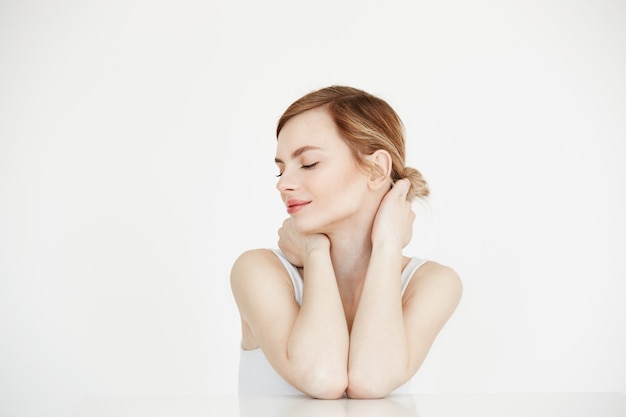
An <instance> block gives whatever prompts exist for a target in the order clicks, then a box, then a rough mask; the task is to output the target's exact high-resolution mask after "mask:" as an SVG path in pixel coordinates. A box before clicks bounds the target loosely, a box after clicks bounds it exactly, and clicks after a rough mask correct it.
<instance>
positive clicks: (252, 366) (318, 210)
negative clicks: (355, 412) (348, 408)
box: [231, 86, 462, 398]
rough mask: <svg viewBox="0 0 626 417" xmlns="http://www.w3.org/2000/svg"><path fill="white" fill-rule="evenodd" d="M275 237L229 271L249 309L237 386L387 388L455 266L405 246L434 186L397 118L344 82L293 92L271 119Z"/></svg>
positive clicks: (318, 393)
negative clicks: (273, 246)
mask: <svg viewBox="0 0 626 417" xmlns="http://www.w3.org/2000/svg"><path fill="white" fill-rule="evenodd" d="M277 138H278V140H277V149H276V165H277V166H278V170H279V175H278V177H279V179H278V183H277V186H276V187H277V189H278V191H279V192H280V196H281V199H282V200H283V202H284V203H285V207H286V210H287V213H288V214H289V218H287V219H286V220H285V221H284V223H283V225H282V227H281V228H280V230H279V231H278V235H279V241H278V247H279V248H280V250H270V249H256V250H250V251H247V252H245V253H244V254H242V255H241V256H240V257H239V258H238V259H237V260H236V261H235V263H234V265H233V268H232V273H231V285H232V291H233V294H234V297H235V301H236V303H237V306H238V308H239V312H240V315H241V326H242V346H241V347H242V351H241V361H240V373H239V390H240V393H241V394H289V393H305V394H307V395H309V396H311V397H315V398H338V397H342V396H344V395H346V396H347V397H350V398H380V397H385V396H386V395H388V394H390V393H402V392H410V391H408V390H409V389H410V384H409V382H410V379H411V378H412V377H413V376H414V375H415V373H416V372H417V370H418V368H419V367H420V365H421V364H422V362H423V360H424V358H425V357H426V354H427V353H428V350H429V349H430V347H431V345H432V343H433V341H434V339H435V337H436V336H437V334H438V333H439V331H440V330H441V328H442V327H443V325H444V324H445V323H446V321H447V320H448V318H449V317H450V316H451V314H452V313H453V311H454V310H455V308H456V306H457V304H458V302H459V299H460V297H461V292H462V286H461V282H460V280H459V277H458V275H457V274H456V273H455V272H454V271H453V270H452V269H450V268H448V267H446V266H443V265H440V264H438V263H436V262H433V261H424V260H420V259H417V258H410V257H406V256H403V253H402V251H403V248H404V247H406V245H407V244H408V243H409V241H410V240H411V235H412V226H413V220H414V218H415V214H414V213H413V211H412V208H411V201H412V200H413V198H415V197H426V196H427V195H428V188H427V186H426V182H425V181H424V179H423V178H422V176H421V174H420V173H419V172H418V171H417V170H415V169H413V168H409V167H406V166H405V162H404V159H405V139H404V128H403V125H402V122H401V120H400V118H399V117H398V115H397V114H396V113H395V111H394V110H393V109H392V108H391V107H390V106H389V105H388V104H387V103H386V102H385V101H383V100H381V99H380V98H377V97H375V96H372V95H371V94H368V93H366V92H364V91H361V90H358V89H355V88H351V87H342V86H333V87H328V88H324V89H321V90H318V91H315V92H312V93H309V94H307V95H305V96H304V97H302V98H300V99H299V100H297V101H296V102H294V103H293V104H292V105H291V106H290V107H289V108H288V109H287V110H286V111H285V113H284V114H283V115H282V117H281V118H280V120H279V122H278V127H277Z"/></svg>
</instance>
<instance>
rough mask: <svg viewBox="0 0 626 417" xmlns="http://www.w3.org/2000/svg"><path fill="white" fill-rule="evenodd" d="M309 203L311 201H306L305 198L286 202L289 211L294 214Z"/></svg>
mask: <svg viewBox="0 0 626 417" xmlns="http://www.w3.org/2000/svg"><path fill="white" fill-rule="evenodd" d="M309 203H311V202H310V201H305V200H295V199H293V200H287V202H286V204H287V213H289V214H293V213H295V212H297V211H299V210H300V209H302V208H304V207H305V206H307V205H308V204H309Z"/></svg>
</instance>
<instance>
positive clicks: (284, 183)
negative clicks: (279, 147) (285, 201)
mask: <svg viewBox="0 0 626 417" xmlns="http://www.w3.org/2000/svg"><path fill="white" fill-rule="evenodd" d="M276 189H277V190H278V191H280V192H281V193H285V192H288V191H293V190H295V189H296V181H295V178H294V176H293V175H292V174H291V173H290V172H289V171H288V170H287V169H284V170H283V172H282V174H281V175H280V177H278V182H277V183H276Z"/></svg>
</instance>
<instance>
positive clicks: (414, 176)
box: [401, 167, 430, 201]
mask: <svg viewBox="0 0 626 417" xmlns="http://www.w3.org/2000/svg"><path fill="white" fill-rule="evenodd" d="M401 177H402V178H406V179H407V180H409V182H410V183H411V187H410V188H409V193H408V194H407V199H408V200H409V201H412V200H413V199H414V198H416V197H417V198H424V197H428V195H429V194H430V190H429V189H428V184H427V183H426V180H425V179H424V177H422V173H421V172H419V171H418V170H417V169H415V168H412V167H404V172H403V173H402V176H401Z"/></svg>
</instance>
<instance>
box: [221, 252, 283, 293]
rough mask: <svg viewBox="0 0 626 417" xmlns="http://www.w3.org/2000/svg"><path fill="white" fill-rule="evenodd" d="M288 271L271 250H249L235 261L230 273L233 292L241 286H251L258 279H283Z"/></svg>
mask: <svg viewBox="0 0 626 417" xmlns="http://www.w3.org/2000/svg"><path fill="white" fill-rule="evenodd" d="M284 275H286V270H285V268H284V267H283V265H282V263H281V262H280V260H279V259H278V257H277V256H276V255H275V254H274V253H273V252H272V251H271V250H269V249H251V250H247V251H245V252H244V253H242V254H241V255H239V257H238V258H237V259H236V260H235V262H234V263H233V266H232V268H231V271H230V283H231V286H232V287H233V290H235V288H236V287H237V286H239V285H241V284H249V283H250V281H254V280H257V279H263V280H267V278H268V277H276V276H278V277H282V276H284Z"/></svg>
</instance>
